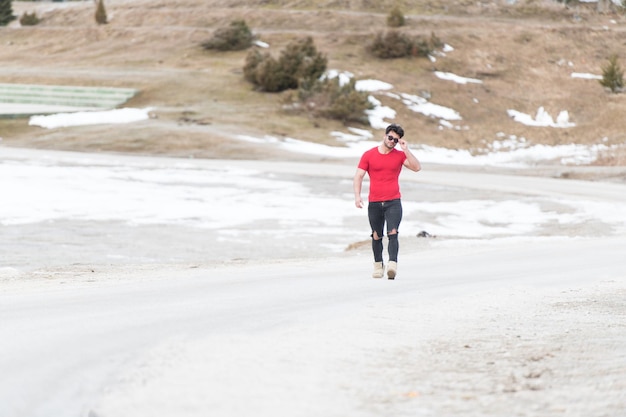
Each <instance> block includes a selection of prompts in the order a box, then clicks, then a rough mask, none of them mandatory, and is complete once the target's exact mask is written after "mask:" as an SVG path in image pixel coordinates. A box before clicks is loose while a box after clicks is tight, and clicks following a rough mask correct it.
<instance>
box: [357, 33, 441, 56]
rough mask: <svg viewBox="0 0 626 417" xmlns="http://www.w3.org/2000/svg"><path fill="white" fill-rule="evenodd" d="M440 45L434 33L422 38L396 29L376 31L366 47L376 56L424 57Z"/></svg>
mask: <svg viewBox="0 0 626 417" xmlns="http://www.w3.org/2000/svg"><path fill="white" fill-rule="evenodd" d="M440 46H443V42H442V41H441V40H440V39H439V38H438V37H437V36H436V35H435V34H434V33H431V35H430V38H423V37H411V36H409V35H407V34H405V33H403V32H400V31H398V30H389V31H387V32H384V33H383V32H379V33H377V34H376V35H375V37H374V39H373V40H372V41H371V42H370V43H369V44H368V45H367V46H366V48H367V50H368V52H369V53H371V54H372V55H374V56H375V57H377V58H381V59H394V58H405V57H412V56H421V57H425V56H428V55H430V54H431V53H432V52H433V51H434V50H435V48H437V47H440Z"/></svg>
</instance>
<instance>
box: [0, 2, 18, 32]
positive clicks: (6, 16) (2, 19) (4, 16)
mask: <svg viewBox="0 0 626 417" xmlns="http://www.w3.org/2000/svg"><path fill="white" fill-rule="evenodd" d="M12 6H13V5H12V0H0V26H6V25H8V24H9V23H11V22H12V21H13V20H14V19H15V16H14V15H13V7H12Z"/></svg>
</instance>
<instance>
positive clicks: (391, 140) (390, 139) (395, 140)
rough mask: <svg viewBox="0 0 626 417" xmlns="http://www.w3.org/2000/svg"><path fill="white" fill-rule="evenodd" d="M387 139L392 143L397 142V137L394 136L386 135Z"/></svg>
mask: <svg viewBox="0 0 626 417" xmlns="http://www.w3.org/2000/svg"><path fill="white" fill-rule="evenodd" d="M387 140H388V141H390V142H393V143H398V138H394V137H393V136H391V135H387Z"/></svg>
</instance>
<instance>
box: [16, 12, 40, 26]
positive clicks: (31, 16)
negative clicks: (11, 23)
mask: <svg viewBox="0 0 626 417" xmlns="http://www.w3.org/2000/svg"><path fill="white" fill-rule="evenodd" d="M40 21H41V20H40V19H39V18H38V17H37V13H35V12H32V13H28V12H24V14H23V15H22V17H20V25H22V26H35V25H36V24H38V23H39V22H40Z"/></svg>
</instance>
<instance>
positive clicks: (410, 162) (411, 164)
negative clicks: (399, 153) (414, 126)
mask: <svg viewBox="0 0 626 417" xmlns="http://www.w3.org/2000/svg"><path fill="white" fill-rule="evenodd" d="M398 143H399V144H400V148H401V149H402V150H403V151H404V155H406V159H405V160H404V166H405V167H407V168H408V169H410V170H411V171H415V172H417V171H419V170H421V169H422V164H420V161H419V160H418V159H417V157H416V156H415V155H413V152H411V150H410V149H409V144H408V143H407V142H406V140H404V139H400V140H399V141H398Z"/></svg>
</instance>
